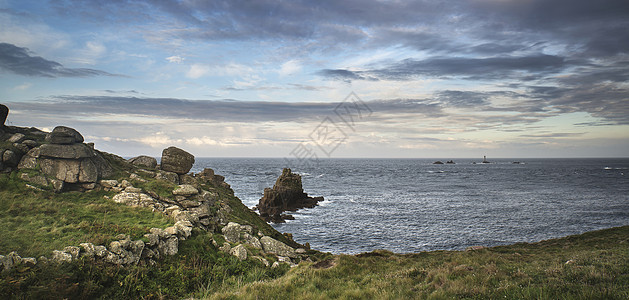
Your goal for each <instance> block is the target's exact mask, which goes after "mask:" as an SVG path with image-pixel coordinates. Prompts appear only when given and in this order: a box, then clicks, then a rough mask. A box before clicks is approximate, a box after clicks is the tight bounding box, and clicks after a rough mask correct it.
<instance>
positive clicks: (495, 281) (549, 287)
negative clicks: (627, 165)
mask: <svg viewBox="0 0 629 300" xmlns="http://www.w3.org/2000/svg"><path fill="white" fill-rule="evenodd" d="M570 260H571V261H573V262H574V263H568V264H566V262H567V261H570ZM335 263H336V266H334V267H332V268H329V269H316V268H313V266H311V265H307V264H302V265H300V266H299V267H297V268H294V269H292V270H290V271H289V272H288V274H287V275H285V276H283V277H281V278H279V279H277V280H274V281H270V282H257V283H251V284H247V285H246V286H244V287H241V288H237V287H234V288H232V289H231V290H229V291H225V292H220V293H216V294H214V295H211V296H209V297H208V298H209V299H453V298H463V299H628V298H629V226H625V227H619V228H613V229H607V230H602V231H596V232H590V233H586V234H583V235H577V236H571V237H566V238H562V239H556V240H549V241H543V242H539V243H534V244H515V245H511V246H501V247H494V248H489V249H483V250H477V251H471V252H462V251H434V252H423V253H418V254H406V255H401V254H394V253H391V252H388V251H374V252H371V253H364V254H361V255H355V256H351V255H340V256H337V257H336V261H335Z"/></svg>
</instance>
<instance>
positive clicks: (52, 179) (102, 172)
mask: <svg viewBox="0 0 629 300" xmlns="http://www.w3.org/2000/svg"><path fill="white" fill-rule="evenodd" d="M45 140H46V141H47V142H49V144H43V145H41V146H39V147H34V148H32V149H30V150H28V152H27V153H26V154H25V155H24V156H23V157H21V159H20V160H19V164H17V168H18V169H33V170H39V171H41V172H42V173H43V175H45V176H46V177H47V178H45V177H44V179H46V181H48V183H50V184H52V185H53V187H54V189H55V190H56V191H61V190H63V189H66V188H80V189H90V188H93V187H94V186H95V183H96V182H97V181H98V180H99V179H100V178H102V177H106V176H109V175H110V174H111V173H112V172H113V169H112V167H111V165H110V164H109V163H108V162H107V160H106V159H105V158H104V157H103V156H102V155H101V154H100V152H98V151H96V150H94V148H93V147H91V146H90V145H88V144H85V143H83V141H84V139H83V136H82V135H81V134H80V133H79V132H78V131H76V130H74V129H72V128H69V127H65V126H57V127H55V129H53V131H52V132H51V133H49V134H48V135H47V136H46V138H45ZM25 142H26V141H24V142H22V143H25ZM30 144H31V145H32V143H30ZM27 145H28V144H27ZM37 180H38V181H40V182H41V181H42V180H41V178H39V177H37ZM41 183H43V182H41Z"/></svg>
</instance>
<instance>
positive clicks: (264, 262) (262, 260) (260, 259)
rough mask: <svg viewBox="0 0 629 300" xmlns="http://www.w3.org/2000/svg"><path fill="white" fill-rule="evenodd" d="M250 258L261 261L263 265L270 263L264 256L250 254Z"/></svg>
mask: <svg viewBox="0 0 629 300" xmlns="http://www.w3.org/2000/svg"><path fill="white" fill-rule="evenodd" d="M251 258H253V259H257V260H259V261H261V262H262V263H263V264H264V266H265V267H268V266H269V265H270V264H269V261H268V260H266V258H262V257H260V256H252V257H251Z"/></svg>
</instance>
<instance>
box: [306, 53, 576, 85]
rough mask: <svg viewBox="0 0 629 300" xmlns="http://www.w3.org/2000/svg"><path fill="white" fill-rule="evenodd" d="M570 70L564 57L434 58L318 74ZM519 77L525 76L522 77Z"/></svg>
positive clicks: (360, 76)
mask: <svg viewBox="0 0 629 300" xmlns="http://www.w3.org/2000/svg"><path fill="white" fill-rule="evenodd" d="M568 66H570V62H568V61H566V59H565V58H564V57H560V56H555V55H545V54H539V55H533V56H523V57H492V58H466V57H433V58H428V59H424V60H415V59H405V60H402V61H399V62H396V63H393V64H390V65H388V66H386V67H383V68H379V69H372V70H366V71H359V72H358V71H349V70H344V69H336V70H329V69H324V70H321V71H320V72H318V73H317V74H319V75H321V76H324V77H328V78H332V79H337V80H344V81H351V80H402V81H403V80H411V79H415V78H417V77H419V76H429V77H438V78H443V77H446V78H447V77H461V78H464V79H469V80H495V79H503V80H504V79H506V78H519V79H523V80H533V79H538V78H540V77H542V76H544V75H546V74H554V73H559V72H561V71H563V70H564V69H565V68H566V67H568ZM522 73H525V74H524V75H525V76H523V75H522Z"/></svg>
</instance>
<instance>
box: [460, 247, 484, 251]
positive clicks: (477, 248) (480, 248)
mask: <svg viewBox="0 0 629 300" xmlns="http://www.w3.org/2000/svg"><path fill="white" fill-rule="evenodd" d="M485 248H486V247H485V246H470V247H467V248H466V249H465V251H476V250H482V249H485Z"/></svg>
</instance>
